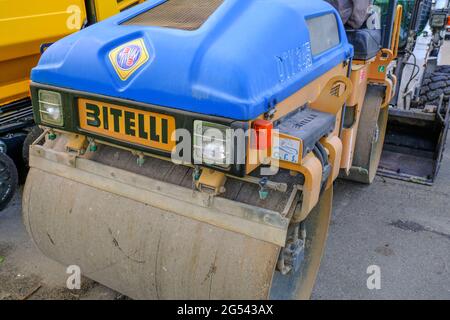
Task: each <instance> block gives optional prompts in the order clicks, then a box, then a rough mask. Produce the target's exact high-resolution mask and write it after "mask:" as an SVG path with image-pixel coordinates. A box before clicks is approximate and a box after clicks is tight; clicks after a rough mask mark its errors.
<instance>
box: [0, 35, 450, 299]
mask: <svg viewBox="0 0 450 320" xmlns="http://www.w3.org/2000/svg"><path fill="white" fill-rule="evenodd" d="M446 46H447V49H445V50H444V52H445V53H444V56H443V59H442V60H441V63H446V64H450V61H448V60H450V45H449V43H447V44H446ZM446 59H447V61H445V60H446ZM449 142H450V141H449ZM449 199H450V143H448V145H447V151H446V153H445V155H444V161H443V163H442V168H441V172H440V175H439V178H438V180H437V182H436V184H435V185H434V186H432V187H427V186H422V185H416V184H411V183H406V182H401V181H397V180H391V179H385V178H381V177H377V178H376V180H375V183H374V184H373V185H371V186H364V185H360V184H356V183H351V182H346V181H342V180H340V181H338V182H337V183H336V186H335V198H334V211H333V218H332V223H331V226H330V232H329V238H328V242H327V247H326V252H325V255H324V258H323V262H322V265H321V268H320V272H319V276H318V279H317V282H316V287H315V290H314V293H313V299H450V201H449ZM0 214H1V216H0V300H1V299H123V298H125V297H123V296H121V295H120V294H118V293H116V292H114V291H112V290H110V289H108V288H105V287H103V286H101V285H99V284H97V283H95V282H93V281H90V280H88V279H83V281H82V289H81V290H75V291H71V290H68V289H66V279H67V277H68V275H67V274H66V269H65V268H64V267H63V266H61V265H59V264H58V263H56V262H53V261H51V260H49V259H47V258H46V257H44V256H43V255H42V254H41V253H40V252H39V251H38V250H37V249H36V248H35V246H34V245H33V244H32V243H31V241H30V239H29V237H28V235H27V233H26V231H25V228H24V226H23V224H22V221H21V205H20V194H19V195H17V197H16V199H15V200H14V202H13V204H12V206H10V207H9V208H8V209H6V210H4V211H3V212H1V213H0ZM374 265H375V266H378V267H379V270H380V275H381V278H380V279H381V281H380V289H372V290H369V289H368V287H367V278H368V277H369V274H368V273H367V268H368V267H370V266H374Z"/></svg>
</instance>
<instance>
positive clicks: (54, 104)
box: [39, 90, 64, 126]
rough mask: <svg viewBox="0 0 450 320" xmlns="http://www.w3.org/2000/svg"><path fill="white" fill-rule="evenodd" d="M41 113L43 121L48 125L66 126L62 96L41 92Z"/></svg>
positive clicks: (56, 93) (51, 92)
mask: <svg viewBox="0 0 450 320" xmlns="http://www.w3.org/2000/svg"><path fill="white" fill-rule="evenodd" d="M39 113H40V115H41V120H42V122H44V123H47V124H53V125H57V126H63V125H64V118H63V108H62V99H61V94H60V93H58V92H53V91H47V90H39Z"/></svg>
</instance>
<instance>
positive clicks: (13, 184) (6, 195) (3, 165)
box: [0, 152, 19, 211]
mask: <svg viewBox="0 0 450 320" xmlns="http://www.w3.org/2000/svg"><path fill="white" fill-rule="evenodd" d="M18 179H19V178H18V174H17V169H16V166H15V164H14V161H12V159H11V158H10V157H8V156H7V155H6V154H4V153H3V152H0V211H1V210H3V209H4V208H6V206H7V205H8V204H9V202H10V201H11V199H12V198H13V196H14V194H15V192H16V190H17V184H18Z"/></svg>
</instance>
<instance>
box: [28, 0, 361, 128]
mask: <svg viewBox="0 0 450 320" xmlns="http://www.w3.org/2000/svg"><path fill="white" fill-rule="evenodd" d="M162 2H164V1H161V0H158V1H155V0H153V1H147V2H145V3H143V4H141V5H139V6H137V7H134V8H132V9H129V10H127V11H125V12H123V13H121V14H119V15H117V16H114V17H112V18H110V19H107V20H105V21H103V22H100V23H98V24H95V25H93V26H91V27H88V28H86V29H84V30H82V31H80V32H78V33H75V34H73V35H71V36H69V37H67V38H64V39H62V40H60V41H58V42H56V43H55V44H53V45H52V46H51V47H50V48H49V49H47V51H46V52H45V53H44V54H43V56H42V58H41V60H40V62H39V65H38V66H37V67H35V68H34V69H33V70H32V74H31V78H32V81H34V82H36V83H42V84H47V85H53V86H58V87H62V88H68V89H73V90H78V91H85V92H87V93H95V94H101V95H106V96H110V97H117V98H122V99H127V100H132V101H139V102H144V103H148V104H154V105H160V106H165V107H170V108H176V109H180V110H185V111H190V112H195V113H200V114H205V115H213V116H220V117H225V118H229V119H235V120H251V119H254V118H257V117H258V116H260V115H261V114H263V113H264V112H267V111H268V110H269V108H270V105H271V104H272V103H273V102H274V101H282V100H284V99H285V98H287V97H289V96H290V95H292V94H293V93H295V92H296V91H298V90H300V89H301V88H302V87H303V86H305V85H306V84H308V83H309V82H311V81H312V80H314V79H316V78H317V77H319V76H321V75H323V74H324V73H326V72H327V71H329V70H330V69H332V68H333V67H335V66H336V65H338V64H340V63H342V62H343V61H345V60H347V59H349V58H350V57H351V56H352V55H353V48H352V46H351V45H350V44H349V43H348V41H347V37H346V35H345V30H344V28H343V26H342V23H341V20H340V19H339V18H338V14H337V12H336V11H335V10H334V9H333V8H332V7H331V6H330V5H328V4H327V3H326V2H325V1H314V0H313V1H311V0H246V1H242V0H225V1H224V3H223V4H222V5H221V6H220V7H219V9H217V10H216V11H215V12H214V14H213V15H211V16H210V18H209V19H208V20H207V21H206V22H205V23H204V24H203V26H202V27H200V28H199V29H198V30H195V31H186V30H178V29H169V28H161V27H154V26H130V25H123V24H122V23H123V22H124V21H127V20H129V19H131V18H133V17H135V16H136V15H138V14H140V13H142V12H145V11H147V10H149V9H151V8H152V7H154V6H156V5H159V4H161V3H162ZM330 12H332V13H333V14H335V16H336V18H337V21H338V27H339V32H340V40H341V43H340V44H339V45H338V46H336V47H334V48H333V49H331V50H328V51H326V52H324V53H322V54H320V55H318V56H314V57H313V56H312V54H311V49H310V48H311V46H310V39H309V32H308V28H307V24H306V19H308V18H310V17H314V16H318V15H322V14H325V13H330ZM136 39H142V41H143V43H144V44H145V47H146V50H147V52H148V60H147V61H146V62H145V63H144V64H143V65H141V66H140V67H139V68H138V69H137V70H136V71H135V72H134V73H133V74H131V75H130V76H129V78H127V79H126V80H122V79H121V78H120V77H119V75H118V73H117V72H116V69H115V68H114V66H113V64H112V62H111V60H110V57H109V56H110V53H111V52H112V51H113V50H114V49H116V48H118V47H120V46H122V45H123V44H125V43H128V42H130V41H133V40H136Z"/></svg>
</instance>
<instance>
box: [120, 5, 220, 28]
mask: <svg viewBox="0 0 450 320" xmlns="http://www.w3.org/2000/svg"><path fill="white" fill-rule="evenodd" d="M222 3H223V0H169V1H167V2H164V3H162V4H160V5H158V6H156V7H155V8H153V9H150V10H148V11H146V12H144V13H142V14H140V15H138V16H136V17H134V18H132V19H130V20H128V21H126V22H124V23H123V24H124V25H138V26H155V27H165V28H174V29H182V30H196V29H198V28H200V27H201V26H202V24H203V23H204V22H205V21H206V20H207V19H208V18H209V17H210V16H211V15H212V14H213V13H214V11H216V10H217V8H218V7H219V6H220V5H221V4H222Z"/></svg>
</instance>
